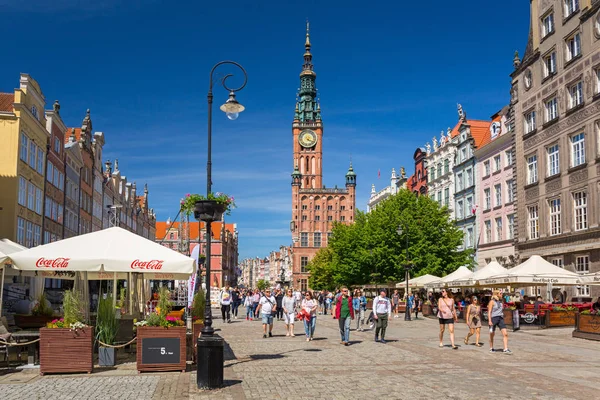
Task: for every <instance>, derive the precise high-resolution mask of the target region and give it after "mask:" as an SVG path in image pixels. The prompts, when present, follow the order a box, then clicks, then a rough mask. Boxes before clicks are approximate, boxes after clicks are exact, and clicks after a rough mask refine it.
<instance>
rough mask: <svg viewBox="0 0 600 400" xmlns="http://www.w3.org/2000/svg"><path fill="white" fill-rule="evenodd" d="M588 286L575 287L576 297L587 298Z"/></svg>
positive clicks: (588, 293)
mask: <svg viewBox="0 0 600 400" xmlns="http://www.w3.org/2000/svg"><path fill="white" fill-rule="evenodd" d="M589 295H590V285H582V286H577V296H589Z"/></svg>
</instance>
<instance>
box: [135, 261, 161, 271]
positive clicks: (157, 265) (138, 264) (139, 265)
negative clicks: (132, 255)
mask: <svg viewBox="0 0 600 400" xmlns="http://www.w3.org/2000/svg"><path fill="white" fill-rule="evenodd" d="M163 263H164V260H150V261H140V260H135V261H134V262H132V263H131V269H162V267H163Z"/></svg>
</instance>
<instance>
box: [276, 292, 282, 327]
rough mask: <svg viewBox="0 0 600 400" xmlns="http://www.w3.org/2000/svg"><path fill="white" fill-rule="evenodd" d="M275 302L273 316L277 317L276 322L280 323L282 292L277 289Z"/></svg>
mask: <svg viewBox="0 0 600 400" xmlns="http://www.w3.org/2000/svg"><path fill="white" fill-rule="evenodd" d="M275 301H276V302H277V311H276V312H275V315H276V317H277V321H281V320H282V319H283V305H282V301H283V290H282V289H277V294H276V295H275Z"/></svg>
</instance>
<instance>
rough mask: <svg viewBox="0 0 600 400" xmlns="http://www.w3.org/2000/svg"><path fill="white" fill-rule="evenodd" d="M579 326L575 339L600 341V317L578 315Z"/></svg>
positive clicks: (574, 333)
mask: <svg viewBox="0 0 600 400" xmlns="http://www.w3.org/2000/svg"><path fill="white" fill-rule="evenodd" d="M576 320H577V324H576V326H575V330H574V331H573V337H578V338H582V339H590V340H600V316H598V315H590V314H577V316H576Z"/></svg>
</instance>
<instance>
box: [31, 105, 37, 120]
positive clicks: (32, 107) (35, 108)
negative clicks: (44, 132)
mask: <svg viewBox="0 0 600 400" xmlns="http://www.w3.org/2000/svg"><path fill="white" fill-rule="evenodd" d="M31 114H33V116H34V117H35V118H36V119H37V118H38V110H37V107H36V106H31Z"/></svg>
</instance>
